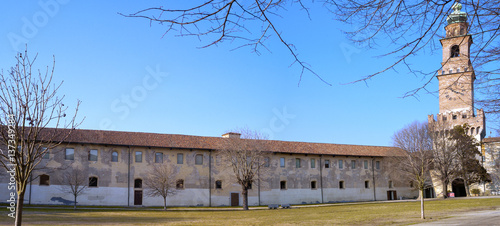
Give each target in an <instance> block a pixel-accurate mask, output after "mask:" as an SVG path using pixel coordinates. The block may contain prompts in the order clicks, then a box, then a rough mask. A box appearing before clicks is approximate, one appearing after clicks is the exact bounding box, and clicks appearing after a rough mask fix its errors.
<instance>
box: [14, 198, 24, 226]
mask: <svg viewBox="0 0 500 226" xmlns="http://www.w3.org/2000/svg"><path fill="white" fill-rule="evenodd" d="M24 192H25V191H24V190H23V191H22V192H21V193H18V194H17V206H16V226H21V223H22V221H23V205H24Z"/></svg>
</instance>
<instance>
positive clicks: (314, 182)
mask: <svg viewBox="0 0 500 226" xmlns="http://www.w3.org/2000/svg"><path fill="white" fill-rule="evenodd" d="M311 189H316V181H314V180H313V181H311Z"/></svg>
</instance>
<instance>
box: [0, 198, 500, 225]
mask: <svg viewBox="0 0 500 226" xmlns="http://www.w3.org/2000/svg"><path fill="white" fill-rule="evenodd" d="M498 208H500V198H481V199H447V200H433V201H426V215H427V219H425V220H420V203H419V202H392V203H356V204H354V203H353V204H339V205H331V206H322V207H307V208H293V209H278V210H267V209H266V210H249V211H240V210H228V209H227V208H205V209H186V208H182V209H180V208H171V209H169V210H167V211H163V210H160V209H155V208H151V209H149V208H147V209H137V208H129V209H117V208H103V209H80V210H76V211H74V210H72V209H71V208H69V207H67V208H61V207H39V208H26V209H25V211H24V214H23V219H24V220H23V223H25V224H26V225H164V224H174V225H266V224H281V225H313V224H319V225H325V224H327V225H340V224H348V225H368V224H369V225H387V224H397V225H405V224H412V223H422V222H430V221H434V220H438V219H443V218H447V217H449V216H450V215H454V214H459V213H460V212H465V211H475V210H488V209H498ZM0 214H1V215H0V224H2V225H12V223H13V219H12V218H9V217H7V211H6V208H5V207H3V208H2V210H1V211H0Z"/></svg>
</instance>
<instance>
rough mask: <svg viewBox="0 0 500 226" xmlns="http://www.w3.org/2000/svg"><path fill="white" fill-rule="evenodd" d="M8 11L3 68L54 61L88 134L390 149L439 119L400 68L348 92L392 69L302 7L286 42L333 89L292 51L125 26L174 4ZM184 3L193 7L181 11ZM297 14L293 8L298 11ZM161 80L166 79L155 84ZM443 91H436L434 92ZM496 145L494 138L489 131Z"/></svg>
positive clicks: (273, 43)
mask: <svg viewBox="0 0 500 226" xmlns="http://www.w3.org/2000/svg"><path fill="white" fill-rule="evenodd" d="M40 2H42V3H43V2H49V3H54V2H55V3H57V7H55V8H54V6H53V5H51V7H50V8H49V10H48V11H47V10H46V7H44V6H43V4H42V5H40V4H38V3H37V2H36V1H29V2H26V1H8V2H4V3H3V6H2V7H1V9H0V21H2V22H1V23H2V26H0V38H1V39H2V41H1V42H0V68H2V69H4V72H5V70H7V69H8V68H9V67H10V66H12V65H13V64H14V55H15V53H16V52H17V51H22V50H24V44H16V43H13V42H12V41H11V39H12V38H13V37H16V38H17V40H19V43H22V42H23V41H27V42H28V49H29V52H30V54H31V55H34V54H35V53H38V61H37V65H36V66H37V67H38V68H42V69H43V68H44V67H45V66H46V65H51V62H52V56H53V55H54V56H55V58H56V69H55V78H56V80H57V81H61V80H64V84H63V87H62V88H61V90H60V94H65V95H66V97H65V99H66V101H65V102H66V104H67V105H70V106H74V105H75V103H76V100H77V99H79V100H81V101H82V105H81V109H80V112H79V116H80V117H83V116H85V117H86V119H85V121H84V123H83V124H82V125H81V126H80V128H83V129H106V130H119V131H136V132H155V133H172V134H187V135H200V136H220V135H221V134H223V133H224V132H226V131H228V130H231V129H233V128H236V127H244V126H247V127H249V128H251V129H254V130H259V131H264V132H267V133H270V134H269V135H270V137H271V138H272V139H275V140H287V141H305V142H326V143H340V144H361V145H384V146H385V145H391V136H392V135H393V134H394V132H395V131H397V130H399V129H401V128H402V127H403V126H404V125H406V124H408V123H410V122H412V121H415V120H420V121H426V120H427V115H428V114H436V113H438V110H439V106H438V99H437V96H435V95H431V94H425V93H421V94H420V95H419V97H418V100H417V99H416V98H404V99H403V98H400V97H401V96H403V94H404V93H405V92H406V91H409V90H411V89H414V88H417V87H419V86H420V85H421V84H422V81H421V78H416V77H415V76H414V75H411V74H409V73H407V71H406V70H404V68H403V67H401V68H400V70H399V69H398V71H388V72H387V73H384V74H382V75H379V76H377V77H375V78H374V79H371V80H369V81H368V82H367V83H366V84H365V83H357V84H348V85H343V84H345V83H349V82H351V81H354V80H357V79H359V78H361V77H363V76H365V75H367V74H369V73H370V72H375V71H377V70H380V69H382V68H383V67H384V66H387V65H389V64H391V63H392V62H393V61H394V58H392V57H387V58H376V57H375V56H377V55H379V54H382V53H384V52H383V51H384V50H385V49H386V48H387V47H388V43H384V42H383V40H382V41H381V42H380V43H379V44H380V46H379V48H378V49H375V50H368V49H365V48H362V47H358V46H355V45H354V44H353V43H351V42H349V41H348V40H347V39H346V37H345V36H344V35H343V33H342V32H341V29H342V28H345V27H342V26H343V25H342V24H340V23H338V22H336V21H334V20H333V16H332V15H331V14H329V13H328V11H327V10H326V9H324V8H322V7H320V5H319V4H318V5H317V6H315V7H313V8H312V9H311V13H312V16H311V20H309V19H308V18H307V15H306V14H305V13H304V12H301V11H299V10H296V9H295V8H292V9H290V10H289V11H287V12H285V13H284V14H283V18H276V21H275V22H276V25H277V26H279V28H280V29H281V31H282V34H283V36H284V37H285V38H286V40H287V41H289V42H291V43H293V44H294V45H295V46H296V47H297V52H298V53H299V54H300V55H299V56H300V57H301V58H302V59H303V60H304V61H306V62H307V63H309V64H310V65H312V68H313V69H314V70H315V71H316V72H317V73H318V74H319V75H321V76H322V77H323V78H324V79H325V80H326V81H328V82H329V83H331V84H333V85H332V86H328V85H326V84H324V83H322V82H321V81H320V80H319V79H317V78H316V77H314V76H313V75H311V74H308V73H305V74H304V76H303V78H302V82H301V83H300V86H297V84H298V82H299V76H300V67H298V66H297V65H293V66H290V64H291V63H292V62H293V59H292V57H291V55H290V54H289V53H288V52H287V50H286V49H285V47H284V46H283V45H281V44H280V43H278V42H277V40H276V39H275V36H274V38H271V39H270V40H269V42H268V43H267V45H268V47H269V48H270V49H271V51H272V52H267V51H265V50H262V51H261V52H262V54H261V55H256V54H255V53H252V51H251V49H248V48H242V49H238V50H233V51H231V49H234V48H235V47H238V44H240V43H238V42H235V43H230V42H225V43H223V44H222V45H219V46H218V47H215V46H214V47H210V48H205V49H200V48H198V47H200V46H203V45H204V44H207V43H208V42H209V41H210V40H209V39H202V40H201V42H200V41H199V40H198V39H196V38H181V37H176V35H177V33H172V34H168V35H166V36H164V37H163V38H162V35H163V33H164V32H165V29H166V28H165V27H164V26H161V25H158V24H152V26H150V24H149V22H148V21H146V20H142V19H134V18H125V17H123V16H120V15H118V14H117V13H118V12H122V13H125V14H127V13H133V12H135V11H137V10H140V9H143V8H147V7H151V6H164V7H166V6H170V5H172V6H173V7H176V6H180V7H182V6H181V5H178V4H180V3H179V1H147V3H146V2H145V1H144V2H143V1H134V3H122V2H120V3H118V2H115V1H114V2H108V1H94V0H91V1H68V0H65V1H60V2H57V1H55V0H54V1H46V0H42V1H40ZM183 3H184V4H186V2H184V1H183ZM294 7H295V6H294ZM440 61H441V50H440V49H439V48H438V49H437V50H436V51H434V52H432V51H427V52H421V55H420V56H418V57H416V58H413V60H412V62H411V63H412V64H413V66H414V67H415V68H422V70H426V71H431V70H435V69H438V68H439V66H440ZM159 76H160V77H159ZM429 88H430V89H431V90H432V91H435V90H437V80H434V81H433V83H432V84H430V86H429ZM488 134H489V132H488Z"/></svg>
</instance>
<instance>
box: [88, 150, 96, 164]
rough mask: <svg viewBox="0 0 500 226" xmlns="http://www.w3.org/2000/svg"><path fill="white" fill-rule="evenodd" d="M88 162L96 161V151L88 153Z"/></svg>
mask: <svg viewBox="0 0 500 226" xmlns="http://www.w3.org/2000/svg"><path fill="white" fill-rule="evenodd" d="M89 161H94V162H95V161H97V150H90V151H89Z"/></svg>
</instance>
